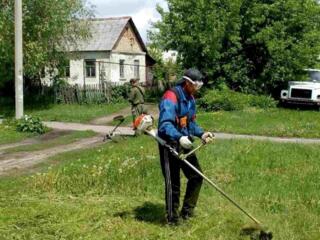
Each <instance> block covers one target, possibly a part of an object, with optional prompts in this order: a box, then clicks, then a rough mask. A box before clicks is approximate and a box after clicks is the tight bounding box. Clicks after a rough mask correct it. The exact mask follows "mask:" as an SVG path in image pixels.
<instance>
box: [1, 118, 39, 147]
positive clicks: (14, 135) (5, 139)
mask: <svg viewBox="0 0 320 240" xmlns="http://www.w3.org/2000/svg"><path fill="white" fill-rule="evenodd" d="M33 136H36V134H32V133H22V132H17V131H16V128H15V127H14V126H12V125H10V124H9V125H7V124H5V123H4V124H0V144H8V143H13V142H18V141H22V140H24V139H26V138H28V137H33Z"/></svg>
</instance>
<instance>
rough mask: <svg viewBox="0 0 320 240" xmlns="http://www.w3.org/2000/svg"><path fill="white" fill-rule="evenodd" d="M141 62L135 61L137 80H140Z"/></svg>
mask: <svg viewBox="0 0 320 240" xmlns="http://www.w3.org/2000/svg"><path fill="white" fill-rule="evenodd" d="M139 68H140V62H139V60H134V77H135V78H140V71H139Z"/></svg>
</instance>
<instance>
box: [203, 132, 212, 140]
mask: <svg viewBox="0 0 320 240" xmlns="http://www.w3.org/2000/svg"><path fill="white" fill-rule="evenodd" d="M201 139H202V141H203V142H204V143H208V142H211V141H212V140H213V139H214V134H213V133H212V132H205V133H204V134H202V136H201Z"/></svg>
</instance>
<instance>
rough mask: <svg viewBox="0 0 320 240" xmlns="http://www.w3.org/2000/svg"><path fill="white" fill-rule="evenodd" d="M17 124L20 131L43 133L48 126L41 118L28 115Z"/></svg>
mask: <svg viewBox="0 0 320 240" xmlns="http://www.w3.org/2000/svg"><path fill="white" fill-rule="evenodd" d="M16 126H17V127H16V129H17V131H18V132H30V133H38V134H43V133H45V132H46V127H45V126H44V125H43V123H42V122H41V120H40V119H39V118H37V117H32V116H27V115H25V116H24V117H23V118H21V119H20V120H18V121H17V123H16Z"/></svg>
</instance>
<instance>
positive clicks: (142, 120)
mask: <svg viewBox="0 0 320 240" xmlns="http://www.w3.org/2000/svg"><path fill="white" fill-rule="evenodd" d="M153 122H154V120H153V117H152V116H151V115H147V114H141V115H140V116H139V117H137V118H136V120H135V121H134V124H133V127H134V129H135V130H138V131H141V132H145V131H147V130H151V129H152V128H153Z"/></svg>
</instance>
